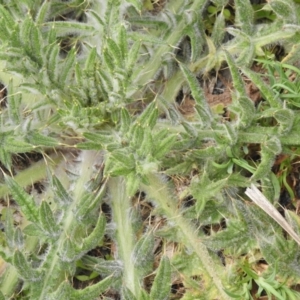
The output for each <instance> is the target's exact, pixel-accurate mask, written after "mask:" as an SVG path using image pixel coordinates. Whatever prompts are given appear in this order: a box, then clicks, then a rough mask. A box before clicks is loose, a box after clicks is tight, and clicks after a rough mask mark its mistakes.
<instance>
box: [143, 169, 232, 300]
mask: <svg viewBox="0 0 300 300" xmlns="http://www.w3.org/2000/svg"><path fill="white" fill-rule="evenodd" d="M147 179H148V181H149V185H143V190H144V191H145V192H146V193H147V195H148V196H149V198H151V199H154V200H155V201H156V202H157V204H158V205H159V207H160V208H161V209H162V210H163V212H164V213H165V214H166V216H167V217H168V219H169V220H176V226H177V227H178V228H179V229H180V231H181V233H182V235H183V236H184V237H185V243H186V245H187V247H188V248H190V249H192V250H193V251H194V252H195V253H196V254H197V255H198V257H199V259H200V260H201V262H202V264H203V266H204V268H205V271H206V272H207V273H208V274H209V276H210V277H211V279H212V281H213V283H214V285H215V286H216V288H217V289H218V290H219V294H220V296H221V297H222V299H224V300H229V299H230V297H229V296H228V295H227V294H226V293H225V292H224V287H223V284H222V281H221V279H220V277H219V275H218V274H217V272H216V270H217V266H216V265H215V263H214V262H213V259H212V258H211V256H210V254H209V252H208V250H207V248H206V247H205V246H204V245H203V244H202V243H201V241H200V239H199V237H198V235H197V233H196V232H197V231H196V229H195V228H194V227H193V226H192V225H191V224H190V223H189V222H187V221H186V220H185V219H184V218H183V217H182V216H181V214H180V213H179V212H178V209H177V202H176V201H175V200H174V198H173V197H172V193H170V190H169V188H168V185H167V184H162V181H163V179H162V178H161V176H160V175H158V174H149V175H148V176H147Z"/></svg>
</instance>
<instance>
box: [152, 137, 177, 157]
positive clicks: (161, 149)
mask: <svg viewBox="0 0 300 300" xmlns="http://www.w3.org/2000/svg"><path fill="white" fill-rule="evenodd" d="M176 139H177V135H175V134H170V135H169V136H168V137H166V138H164V139H163V140H162V141H159V140H157V145H156V148H155V151H154V152H153V156H154V157H155V158H156V159H161V158H162V157H163V156H165V155H166V154H167V153H168V152H169V151H170V150H171V148H172V147H173V146H174V144H175V142H176Z"/></svg>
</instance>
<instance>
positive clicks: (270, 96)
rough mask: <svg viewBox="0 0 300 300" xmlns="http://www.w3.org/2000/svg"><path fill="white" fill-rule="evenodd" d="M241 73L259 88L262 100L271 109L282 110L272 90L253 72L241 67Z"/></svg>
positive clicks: (279, 101) (280, 103)
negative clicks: (265, 101) (264, 100)
mask: <svg viewBox="0 0 300 300" xmlns="http://www.w3.org/2000/svg"><path fill="white" fill-rule="evenodd" d="M242 71H243V73H244V74H245V75H246V76H247V77H248V78H249V79H250V80H251V81H252V82H253V83H254V84H255V85H256V86H257V87H258V88H259V90H260V92H261V93H262V95H263V96H264V98H265V99H266V100H267V101H268V102H269V103H270V105H271V107H274V108H282V102H281V100H280V99H279V98H278V97H277V96H276V95H275V94H274V93H273V91H272V89H271V88H270V87H269V86H268V85H267V84H266V83H265V82H264V81H263V80H262V79H261V77H260V76H259V75H258V74H256V73H255V72H253V71H251V70H249V69H247V68H244V67H242Z"/></svg>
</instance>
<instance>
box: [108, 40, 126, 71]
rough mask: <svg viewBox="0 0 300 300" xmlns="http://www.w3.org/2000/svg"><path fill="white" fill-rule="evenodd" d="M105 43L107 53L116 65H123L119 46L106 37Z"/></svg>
mask: <svg viewBox="0 0 300 300" xmlns="http://www.w3.org/2000/svg"><path fill="white" fill-rule="evenodd" d="M106 43H107V51H108V53H109V54H110V55H111V56H112V58H113V60H114V61H115V63H116V64H117V66H118V67H120V68H121V67H122V66H123V62H124V60H123V57H122V53H121V49H120V48H119V46H118V45H117V43H116V42H115V41H114V40H113V39H111V38H108V39H107V40H106Z"/></svg>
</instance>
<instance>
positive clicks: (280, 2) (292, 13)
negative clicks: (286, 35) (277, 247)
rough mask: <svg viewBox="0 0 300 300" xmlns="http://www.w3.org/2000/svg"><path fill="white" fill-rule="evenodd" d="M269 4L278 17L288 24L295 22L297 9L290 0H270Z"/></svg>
mask: <svg viewBox="0 0 300 300" xmlns="http://www.w3.org/2000/svg"><path fill="white" fill-rule="evenodd" d="M269 5H270V6H271V8H272V10H273V11H274V12H275V14H276V15H277V16H278V17H279V18H282V19H283V20H285V21H286V20H288V22H289V23H290V24H293V23H296V22H297V14H296V11H297V10H296V7H295V5H294V3H293V1H292V0H272V1H270V2H269Z"/></svg>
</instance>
